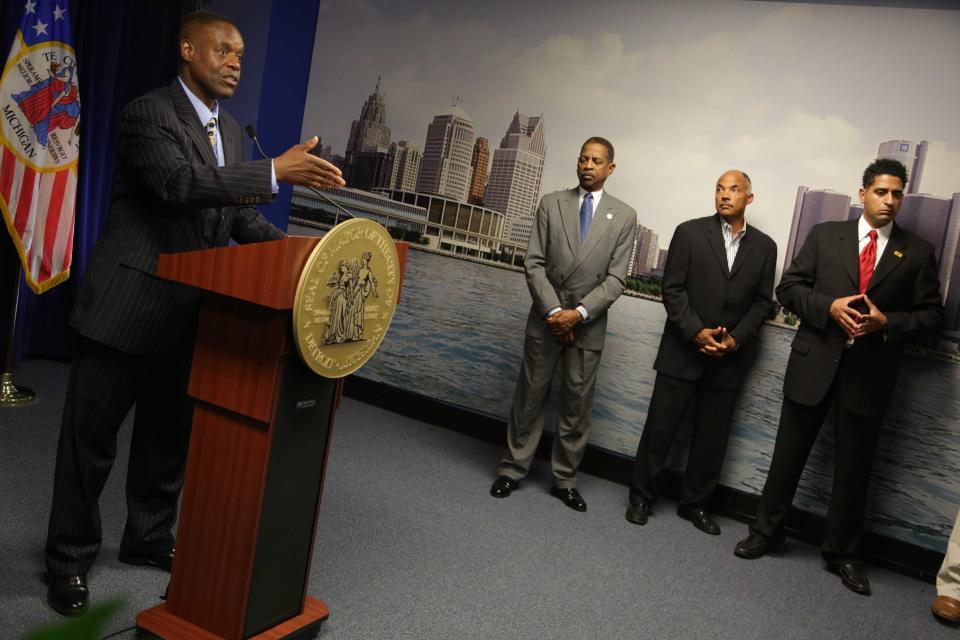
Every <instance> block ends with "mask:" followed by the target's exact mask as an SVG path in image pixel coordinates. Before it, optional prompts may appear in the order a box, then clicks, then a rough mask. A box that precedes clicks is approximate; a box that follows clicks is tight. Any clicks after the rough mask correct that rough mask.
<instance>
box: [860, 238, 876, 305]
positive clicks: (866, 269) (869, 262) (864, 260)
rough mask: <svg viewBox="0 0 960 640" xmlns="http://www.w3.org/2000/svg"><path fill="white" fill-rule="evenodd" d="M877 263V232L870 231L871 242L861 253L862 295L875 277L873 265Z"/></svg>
mask: <svg viewBox="0 0 960 640" xmlns="http://www.w3.org/2000/svg"><path fill="white" fill-rule="evenodd" d="M876 261H877V231H876V229H870V242H868V243H867V246H865V247H864V248H863V251H861V252H860V293H864V292H865V291H866V290H867V287H868V286H869V285H870V278H872V277H873V263H874V262H876Z"/></svg>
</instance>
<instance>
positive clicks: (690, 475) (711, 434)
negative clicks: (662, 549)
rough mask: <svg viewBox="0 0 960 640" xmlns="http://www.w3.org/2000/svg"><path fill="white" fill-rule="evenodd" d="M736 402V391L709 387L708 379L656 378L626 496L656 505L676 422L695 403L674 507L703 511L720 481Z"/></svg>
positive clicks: (710, 378)
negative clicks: (689, 441)
mask: <svg viewBox="0 0 960 640" xmlns="http://www.w3.org/2000/svg"><path fill="white" fill-rule="evenodd" d="M736 396H737V390H736V389H722V388H719V387H717V386H716V385H714V384H713V376H712V375H711V374H709V373H707V374H705V375H704V376H703V377H701V378H700V379H699V380H692V381H691V380H681V379H680V378H675V377H673V376H669V375H666V374H664V373H657V379H656V381H655V382H654V385H653V396H652V397H651V398H650V408H649V410H648V411H647V421H646V423H645V424H644V426H643V435H642V436H641V437H640V444H639V445H638V446H637V455H636V458H635V459H634V461H633V470H632V473H631V479H630V495H631V496H637V497H640V498H643V499H644V500H645V501H647V502H652V501H653V500H655V499H656V497H657V493H658V492H657V480H658V478H659V476H660V472H661V471H662V470H663V465H664V463H665V462H666V461H667V456H668V455H669V453H670V448H671V447H672V446H673V442H674V440H675V439H676V436H677V430H678V428H679V426H680V420H681V418H682V417H683V414H684V411H686V409H687V407H688V406H689V405H690V403H691V402H695V403H696V404H695V405H694V412H695V421H694V425H695V427H694V432H693V439H692V441H691V443H690V452H689V455H688V457H687V469H686V472H685V473H684V477H683V487H682V489H681V493H680V503H681V504H684V505H705V504H706V503H707V502H708V501H709V500H710V496H711V495H712V494H713V490H714V489H715V488H716V486H717V482H718V480H719V479H720V469H721V467H722V466H723V458H724V455H726V451H727V440H728V439H729V437H730V422H731V420H732V418H733V407H734V402H735V401H736Z"/></svg>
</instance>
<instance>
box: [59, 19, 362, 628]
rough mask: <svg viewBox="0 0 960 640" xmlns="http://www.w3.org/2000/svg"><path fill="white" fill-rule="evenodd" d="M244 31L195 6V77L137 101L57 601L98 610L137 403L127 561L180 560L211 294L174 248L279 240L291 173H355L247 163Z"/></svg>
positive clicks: (73, 433)
mask: <svg viewBox="0 0 960 640" xmlns="http://www.w3.org/2000/svg"><path fill="white" fill-rule="evenodd" d="M243 49H244V46H243V38H242V37H241V36H240V33H239V32H238V31H237V29H236V27H235V26H234V25H233V24H232V23H231V22H230V21H229V20H227V19H226V18H224V17H222V16H218V15H216V14H212V13H196V14H191V15H189V16H187V17H186V18H185V19H184V21H183V25H182V27H181V31H180V43H179V51H180V57H181V60H180V71H179V77H178V78H177V79H176V80H174V82H173V83H172V84H171V85H170V86H169V87H167V88H163V89H157V90H154V91H152V92H150V93H148V94H147V95H145V96H143V97H141V98H139V99H137V100H135V101H133V102H132V103H131V104H129V105H127V107H125V108H124V110H123V113H122V115H121V120H120V138H119V143H118V145H119V146H118V150H117V161H116V166H115V170H114V186H113V195H112V203H111V209H110V216H109V218H108V220H107V226H106V229H105V230H104V232H103V234H102V235H101V237H100V238H99V240H98V242H97V245H96V247H95V248H94V250H93V254H92V256H91V258H90V263H89V265H88V267H87V271H86V274H85V276H84V279H83V282H82V284H81V286H80V291H79V293H78V297H77V301H76V304H75V306H74V309H73V312H72V315H71V318H70V322H71V325H72V326H73V328H74V329H75V330H76V332H77V337H76V342H75V347H74V355H73V366H72V368H71V371H70V381H69V383H68V388H67V398H66V402H65V405H64V412H63V422H62V425H61V432H60V442H59V446H58V449H57V464H56V473H55V477H54V490H53V505H52V508H51V513H50V524H49V529H48V534H47V544H46V564H47V571H48V579H49V590H48V592H47V601H48V603H49V604H50V606H51V607H52V608H53V609H54V610H56V611H57V612H59V613H61V614H64V615H77V614H80V613H83V612H84V611H85V610H86V609H87V603H88V600H89V591H88V589H87V585H86V574H87V571H88V570H89V569H90V567H91V566H92V565H93V561H94V558H95V557H96V555H97V551H98V550H99V548H100V543H101V539H102V535H101V525H100V510H99V504H98V502H99V498H100V493H101V492H102V490H103V486H104V484H105V483H106V480H107V476H108V475H109V473H110V469H111V467H112V465H113V461H114V458H115V457H116V440H117V431H118V430H119V428H120V424H121V423H122V422H123V420H124V418H125V417H126V415H127V414H128V413H129V411H130V409H131V407H132V406H133V405H136V407H137V409H136V417H135V420H134V427H133V436H132V442H131V446H130V461H129V465H128V469H127V483H126V502H127V523H126V527H125V529H124V533H123V540H122V542H121V545H120V561H121V562H126V563H129V564H137V565H148V566H155V567H159V568H161V569H165V570H167V571H169V570H170V567H171V566H172V564H173V544H174V540H173V533H172V530H171V529H172V527H173V523H174V520H175V519H176V506H177V498H178V496H179V494H180V488H181V486H182V483H183V471H184V464H185V460H186V449H187V445H188V442H189V434H190V424H191V418H192V413H193V407H192V404H191V403H190V401H189V400H188V398H187V395H186V385H187V379H188V374H189V370H190V359H191V354H192V349H193V327H194V323H195V321H196V315H197V308H198V304H199V292H198V291H197V290H195V289H192V288H190V287H186V286H183V285H179V284H174V283H171V282H167V281H164V280H160V279H159V278H157V277H156V276H154V275H153V272H154V270H155V268H156V264H157V258H158V256H159V255H160V254H161V253H170V252H177V251H189V250H195V249H207V248H211V247H220V246H225V245H226V244H227V243H228V241H229V240H230V238H233V239H235V240H236V241H238V242H257V241H263V240H275V239H279V238H282V237H283V233H282V232H281V231H280V230H279V229H277V228H276V227H274V226H273V225H272V224H270V223H269V222H268V221H267V220H266V219H265V218H264V217H263V216H262V215H261V214H260V213H259V212H258V211H257V210H256V209H255V208H254V207H253V206H252V205H255V204H257V203H260V202H269V201H270V200H272V198H273V196H274V194H275V193H276V191H277V188H276V182H277V181H281V182H289V183H293V184H309V185H312V186H314V187H332V186H338V185H342V184H343V180H342V179H341V177H340V171H339V170H338V169H337V168H336V167H334V166H332V165H330V164H329V163H327V162H325V161H323V160H321V159H320V158H317V157H315V156H313V155H311V154H310V153H309V150H310V148H312V147H313V146H314V145H315V144H316V139H313V140H311V141H308V142H307V143H304V144H301V145H297V146H295V147H292V148H291V149H289V150H287V151H286V152H285V153H284V154H282V155H281V156H279V157H277V158H275V159H273V160H260V161H255V162H245V161H244V149H243V135H242V133H241V130H240V126H239V125H238V124H237V122H236V121H235V120H234V119H233V118H232V117H230V115H229V114H228V113H226V112H225V111H224V110H223V109H221V108H220V106H219V103H218V101H219V100H220V99H223V98H228V97H230V96H231V95H233V92H234V89H235V88H236V86H237V83H238V82H239V80H240V62H241V59H242V57H243Z"/></svg>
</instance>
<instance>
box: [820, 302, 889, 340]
mask: <svg viewBox="0 0 960 640" xmlns="http://www.w3.org/2000/svg"><path fill="white" fill-rule="evenodd" d="M858 304H863V305H866V307H867V312H866V313H861V312H860V311H858V310H857V309H854V308H853V305H858ZM830 317H831V318H833V320H834V322H836V323H837V324H839V325H840V328H841V329H843V332H844V333H846V334H847V337H848V338H851V339H853V338H859V337H861V336H865V335H868V334H871V333H876V332H877V331H881V330H882V329H883V328H884V327H886V326H887V316H886V315H884V313H883V312H882V311H880V309H878V308H877V306H876V305H875V304H873V301H872V300H870V298H869V297H868V296H867V294H865V293H861V294H859V295H855V296H847V297H845V298H837V299H836V300H834V301H833V302H832V303H831V304H830Z"/></svg>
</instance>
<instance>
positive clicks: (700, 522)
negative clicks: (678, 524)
mask: <svg viewBox="0 0 960 640" xmlns="http://www.w3.org/2000/svg"><path fill="white" fill-rule="evenodd" d="M677 515H678V516H680V517H681V518H683V519H684V520H689V521H690V522H692V523H693V526H695V527H696V528H697V529H700V531H703V532H704V533H709V534H710V535H712V536H718V535H720V525H718V524H717V523H716V522H714V521H713V518H711V517H710V514H709V513H707V510H706V509H704V508H703V507H697V506H691V505H680V506H679V507H677Z"/></svg>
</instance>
